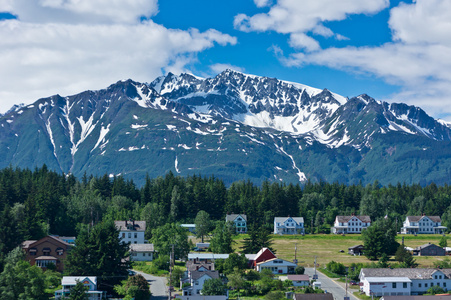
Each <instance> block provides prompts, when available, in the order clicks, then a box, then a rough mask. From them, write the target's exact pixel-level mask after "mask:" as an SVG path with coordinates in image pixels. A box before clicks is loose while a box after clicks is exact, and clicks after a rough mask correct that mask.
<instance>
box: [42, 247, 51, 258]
mask: <svg viewBox="0 0 451 300" xmlns="http://www.w3.org/2000/svg"><path fill="white" fill-rule="evenodd" d="M42 253H43V254H44V256H49V255H50V248H44V249H42Z"/></svg>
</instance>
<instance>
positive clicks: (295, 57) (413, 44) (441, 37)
mask: <svg viewBox="0 0 451 300" xmlns="http://www.w3.org/2000/svg"><path fill="white" fill-rule="evenodd" d="M449 16H451V2H450V1H447V0H417V1H416V2H414V3H412V4H405V3H401V4H400V5H399V6H397V7H395V8H393V9H392V10H391V11H390V20H389V26H390V29H391V30H392V32H393V40H392V41H391V42H388V43H386V44H384V45H382V46H378V47H345V48H328V49H322V50H318V51H314V52H310V53H300V52H299V53H294V54H292V55H291V56H289V57H288V58H286V57H285V58H282V61H283V62H284V63H285V64H286V65H288V66H303V65H307V64H316V65H322V66H328V67H331V68H336V69H342V70H350V71H354V72H364V73H368V74H371V75H376V76H378V77H380V78H382V79H384V80H385V81H386V82H388V83H390V84H395V85H399V86H401V88H402V91H401V92H400V93H398V94H396V95H393V96H392V99H391V100H394V101H402V102H407V103H409V104H414V105H418V106H421V107H422V108H424V109H426V110H427V111H428V112H429V113H432V114H433V115H435V116H442V117H443V116H444V115H448V116H447V119H450V116H451V106H450V105H445V103H450V100H451V97H450V95H451V56H450V55H449V54H450V53H451V38H450V35H449V32H451V18H450V17H449ZM420 20H421V21H420Z"/></svg>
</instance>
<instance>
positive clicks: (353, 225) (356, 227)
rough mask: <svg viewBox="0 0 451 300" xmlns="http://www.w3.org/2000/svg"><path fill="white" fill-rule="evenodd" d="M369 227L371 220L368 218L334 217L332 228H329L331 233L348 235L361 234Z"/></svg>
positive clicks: (353, 216) (354, 216)
mask: <svg viewBox="0 0 451 300" xmlns="http://www.w3.org/2000/svg"><path fill="white" fill-rule="evenodd" d="M370 225H371V218H370V217H369V216H356V215H354V214H353V215H351V216H336V217H335V222H334V227H332V228H331V232H332V233H336V234H348V233H362V230H364V229H366V228H368V226H370Z"/></svg>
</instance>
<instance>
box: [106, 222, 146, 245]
mask: <svg viewBox="0 0 451 300" xmlns="http://www.w3.org/2000/svg"><path fill="white" fill-rule="evenodd" d="M114 225H116V228H117V230H119V238H120V239H121V240H122V241H123V242H126V243H130V244H145V243H146V240H145V239H144V232H145V231H146V221H135V220H129V221H114Z"/></svg>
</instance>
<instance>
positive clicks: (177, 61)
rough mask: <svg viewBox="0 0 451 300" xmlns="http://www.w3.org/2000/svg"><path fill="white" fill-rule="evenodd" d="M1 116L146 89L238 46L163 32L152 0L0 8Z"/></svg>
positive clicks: (12, 3)
mask: <svg viewBox="0 0 451 300" xmlns="http://www.w3.org/2000/svg"><path fill="white" fill-rule="evenodd" d="M0 4H2V5H3V4H4V5H5V6H2V7H5V8H8V12H9V13H12V14H14V15H16V16H17V17H18V19H16V20H3V21H0V41H1V42H0V43H1V45H2V47H0V66H1V68H0V78H2V80H1V81H0V111H3V112H4V111H6V110H7V109H9V107H11V106H12V105H13V104H14V103H19V102H27V103H30V102H32V101H34V100H36V99H38V98H40V97H45V96H49V95H53V94H56V93H59V94H62V95H69V94H73V93H77V92H80V91H83V90H85V89H99V88H103V87H106V86H108V85H109V84H111V83H112V82H115V81H117V80H120V79H127V78H132V79H134V80H138V81H150V80H152V79H154V78H155V77H156V76H158V75H161V73H162V72H164V71H167V70H172V71H175V70H184V68H185V66H186V65H188V64H190V63H192V62H193V61H195V60H196V54H197V53H199V52H201V51H204V50H206V49H208V48H211V47H214V46H215V45H222V46H224V45H228V44H236V38H235V37H232V36H230V35H227V34H223V33H221V32H219V31H217V30H214V29H209V30H206V31H204V32H200V31H199V30H197V29H190V30H177V29H168V28H165V27H164V26H162V25H159V24H156V23H154V22H153V21H152V20H146V21H140V19H141V17H142V16H144V17H147V18H148V17H150V16H151V15H154V14H155V13H157V11H158V7H157V1H156V0H154V1H152V0H128V1H124V0H96V1H93V0H37V1H27V0H0ZM78 4H80V6H78ZM62 15H64V16H65V17H66V18H64V17H61V16H62Z"/></svg>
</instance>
